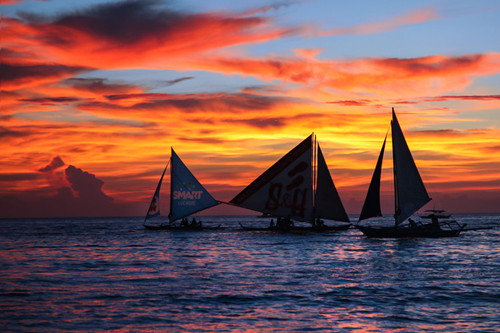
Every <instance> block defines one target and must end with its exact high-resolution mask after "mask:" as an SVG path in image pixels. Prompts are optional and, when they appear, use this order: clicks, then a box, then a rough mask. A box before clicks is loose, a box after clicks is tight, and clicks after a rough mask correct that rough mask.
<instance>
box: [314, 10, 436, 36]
mask: <svg viewBox="0 0 500 333" xmlns="http://www.w3.org/2000/svg"><path fill="white" fill-rule="evenodd" d="M439 17H440V16H439V15H438V14H437V13H436V11H435V10H433V9H431V8H422V9H417V10H413V11H410V12H408V13H406V14H403V15H400V16H396V17H394V18H391V19H389V20H387V21H382V22H374V23H366V24H360V25H355V26H351V27H345V28H334V29H328V30H322V31H317V32H311V33H310V35H312V36H334V35H367V34H378V33H383V32H387V31H391V30H395V29H397V28H399V27H402V26H405V25H411V24H418V23H424V22H429V21H433V20H436V19H438V18H439Z"/></svg>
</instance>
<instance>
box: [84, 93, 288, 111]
mask: <svg viewBox="0 0 500 333" xmlns="http://www.w3.org/2000/svg"><path fill="white" fill-rule="evenodd" d="M106 98H107V99H108V100H110V101H114V100H124V99H134V98H142V99H149V101H147V102H142V103H138V104H135V105H133V106H131V107H130V108H132V109H164V108H168V107H175V108H178V109H184V110H185V111H186V112H193V111H196V110H218V111H219V110H226V109H227V110H235V109H238V110H241V109H243V110H268V109H271V108H273V107H274V106H276V105H278V104H282V103H286V101H287V100H289V99H288V98H285V97H272V96H271V97H270V96H259V95H251V94H222V93H220V94H199V95H168V94H121V95H108V96H106ZM83 106H85V107H92V106H96V107H103V108H105V107H107V104H106V103H101V102H95V103H94V102H91V103H85V104H84V105H83ZM109 107H114V105H112V104H110V105H109ZM117 108H119V107H117Z"/></svg>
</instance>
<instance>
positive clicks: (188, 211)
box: [143, 148, 219, 230]
mask: <svg viewBox="0 0 500 333" xmlns="http://www.w3.org/2000/svg"><path fill="white" fill-rule="evenodd" d="M171 150H172V153H171V157H170V161H169V163H167V165H166V166H165V169H164V170H163V173H162V175H161V178H160V181H159V182H158V185H157V186H156V190H155V192H154V195H153V198H152V199H151V204H150V205H149V209H148V212H147V213H146V217H145V218H144V223H143V226H144V227H145V228H146V229H150V230H159V229H195V230H199V229H207V227H202V225H201V222H196V221H195V220H194V219H193V220H192V221H191V223H188V221H187V217H188V216H189V215H192V214H194V213H197V212H199V211H202V210H204V209H207V208H210V207H213V206H215V205H218V204H219V202H218V201H217V200H215V199H214V198H213V197H212V195H211V194H210V193H209V192H208V191H207V190H206V189H205V188H204V187H203V185H201V184H200V182H199V181H198V180H197V179H196V177H195V176H194V175H193V174H192V173H191V171H189V169H188V168H187V167H186V165H185V164H184V163H183V162H182V160H181V159H180V158H179V156H178V155H177V154H176V153H175V151H174V149H173V148H171ZM169 164H170V213H169V214H168V219H169V223H168V224H163V223H161V224H150V222H152V221H154V220H155V218H157V217H158V216H160V189H161V185H162V182H163V177H164V176H165V172H166V170H167V168H168V166H169ZM180 219H182V224H181V225H180V226H178V225H174V224H173V223H174V222H175V221H177V220H180ZM193 222H194V223H193Z"/></svg>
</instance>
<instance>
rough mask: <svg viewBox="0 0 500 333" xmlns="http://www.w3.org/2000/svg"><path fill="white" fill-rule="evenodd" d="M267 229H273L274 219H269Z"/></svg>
mask: <svg viewBox="0 0 500 333" xmlns="http://www.w3.org/2000/svg"><path fill="white" fill-rule="evenodd" d="M269 229H274V219H271V222H269Z"/></svg>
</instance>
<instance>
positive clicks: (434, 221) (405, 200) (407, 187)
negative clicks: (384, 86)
mask: <svg viewBox="0 0 500 333" xmlns="http://www.w3.org/2000/svg"><path fill="white" fill-rule="evenodd" d="M391 134H392V155H393V171H394V206H395V208H394V211H395V213H394V222H395V225H394V226H393V227H391V226H387V227H386V226H380V227H373V226H363V225H361V224H359V222H358V224H357V225H356V228H358V229H359V230H361V232H363V234H364V235H365V236H367V237H378V238H402V237H456V236H458V235H459V234H460V232H461V231H462V230H463V229H464V227H465V224H463V225H460V224H459V223H457V222H456V221H454V220H453V221H439V219H440V218H449V217H450V216H449V215H447V214H443V213H444V211H431V212H430V214H427V215H424V216H422V218H427V219H431V222H430V223H429V222H415V221H413V220H412V219H411V216H412V215H413V214H414V213H415V212H416V211H418V210H419V209H420V208H422V207H423V206H424V205H426V204H427V203H428V202H429V201H430V200H431V198H430V197H429V195H428V194H427V190H426V188H425V185H424V182H423V181H422V178H421V177H420V174H419V172H418V169H417V167H416V165H415V162H414V160H413V157H412V155H411V152H410V149H409V148H408V145H407V143H406V140H405V138H404V135H403V132H402V130H401V127H400V126H399V122H398V119H397V118H396V113H395V112H394V108H393V109H392V121H391ZM386 140H387V135H386V138H385V139H384V143H383V144H382V149H381V151H380V154H379V157H378V161H377V165H376V167H375V171H374V172H373V176H372V180H371V182H370V186H369V188H368V193H367V195H366V199H365V202H364V204H363V208H362V210H361V214H360V216H359V221H362V220H365V219H368V218H372V217H377V216H382V212H381V209H380V177H381V171H382V160H383V156H384V149H385V142H386ZM405 221H408V223H407V224H406V223H405V224H403V223H404V222H405Z"/></svg>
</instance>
